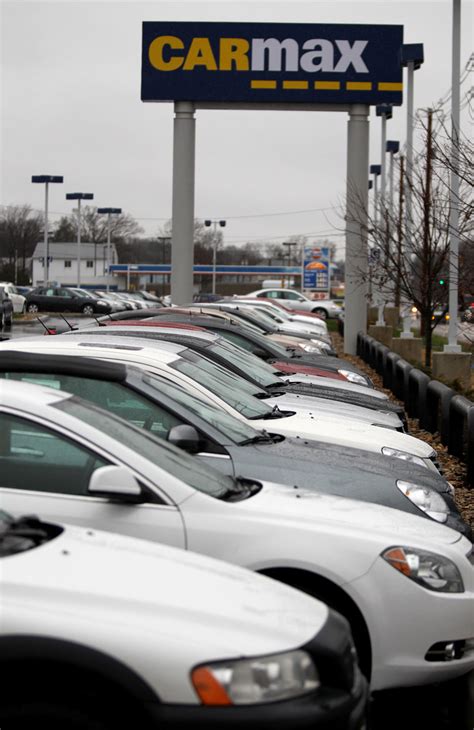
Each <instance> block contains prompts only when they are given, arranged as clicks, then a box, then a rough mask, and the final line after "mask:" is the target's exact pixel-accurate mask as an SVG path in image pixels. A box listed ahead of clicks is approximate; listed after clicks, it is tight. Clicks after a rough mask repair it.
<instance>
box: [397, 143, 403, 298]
mask: <svg viewBox="0 0 474 730" xmlns="http://www.w3.org/2000/svg"><path fill="white" fill-rule="evenodd" d="M404 173H405V158H404V156H403V155H401V156H400V183H399V190H398V225H397V279H396V283H395V306H396V307H399V306H400V298H401V297H400V289H401V278H402V271H401V269H402V241H403V185H404V179H403V176H404Z"/></svg>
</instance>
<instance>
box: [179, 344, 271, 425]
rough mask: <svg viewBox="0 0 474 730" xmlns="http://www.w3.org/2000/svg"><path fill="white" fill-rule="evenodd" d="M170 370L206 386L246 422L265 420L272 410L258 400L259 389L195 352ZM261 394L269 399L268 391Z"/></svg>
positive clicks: (183, 355)
mask: <svg viewBox="0 0 474 730" xmlns="http://www.w3.org/2000/svg"><path fill="white" fill-rule="evenodd" d="M170 367H172V368H173V369H175V370H178V371H179V372H180V373H184V375H188V376H189V377H190V378H191V379H192V380H194V381H196V382H197V383H199V384H200V385H203V386H204V387H205V388H207V389H208V390H210V391H211V393H214V394H215V395H217V396H218V397H219V398H221V399H222V400H223V401H224V402H225V403H227V404H228V405H230V406H231V407H232V408H235V410H236V411H238V412H239V413H241V414H242V415H243V416H245V418H264V417H265V416H266V415H267V414H269V413H270V412H271V410H272V409H271V408H269V407H268V406H267V405H265V404H264V403H262V402H261V401H260V400H258V399H257V398H255V393H256V392H258V390H259V389H258V387H257V386H256V385H252V384H251V383H248V382H247V381H246V380H244V379H243V378H241V377H239V376H238V375H234V373H230V372H229V371H228V370H227V369H225V368H222V367H221V366H220V365H217V364H216V363H213V362H211V361H210V360H208V359H207V358H205V357H203V356H202V355H197V354H196V353H194V352H191V350H183V351H182V352H181V353H180V357H179V358H178V359H177V360H175V361H174V362H172V363H170ZM260 393H261V395H266V392H265V391H264V390H262V391H260Z"/></svg>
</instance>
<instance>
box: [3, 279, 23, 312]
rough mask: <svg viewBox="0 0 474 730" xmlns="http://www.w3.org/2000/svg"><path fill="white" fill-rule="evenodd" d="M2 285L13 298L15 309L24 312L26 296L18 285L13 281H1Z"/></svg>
mask: <svg viewBox="0 0 474 730" xmlns="http://www.w3.org/2000/svg"><path fill="white" fill-rule="evenodd" d="M0 286H2V287H3V289H4V290H5V291H6V293H7V294H8V296H9V297H10V299H11V300H12V304H13V311H14V312H17V313H20V312H23V311H24V309H25V297H24V296H23V295H22V293H21V292H20V291H18V287H16V286H15V284H13V283H12V282H11V281H0Z"/></svg>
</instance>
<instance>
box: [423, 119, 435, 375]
mask: <svg viewBox="0 0 474 730" xmlns="http://www.w3.org/2000/svg"><path fill="white" fill-rule="evenodd" d="M427 126H428V129H427V140H426V173H425V193H424V196H423V259H422V275H421V281H422V287H423V290H422V291H423V293H424V300H425V307H424V309H423V312H422V314H421V329H422V335H423V334H424V335H426V339H425V342H426V351H425V365H426V366H427V367H429V366H430V365H431V337H429V332H428V328H431V302H432V296H431V295H432V287H433V282H432V280H431V279H432V273H431V265H430V264H431V255H430V253H431V252H430V214H431V178H432V160H433V110H432V109H428V125H427Z"/></svg>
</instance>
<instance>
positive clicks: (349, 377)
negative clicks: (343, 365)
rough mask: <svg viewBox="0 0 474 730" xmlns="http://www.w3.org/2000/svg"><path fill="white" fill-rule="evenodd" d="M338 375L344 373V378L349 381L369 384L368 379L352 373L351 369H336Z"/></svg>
mask: <svg viewBox="0 0 474 730" xmlns="http://www.w3.org/2000/svg"><path fill="white" fill-rule="evenodd" d="M337 372H338V373H339V375H344V377H345V378H346V380H348V381H349V382H350V383H357V385H369V381H368V380H367V378H365V377H364V376H363V375H359V373H354V372H352V370H338V371H337Z"/></svg>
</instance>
